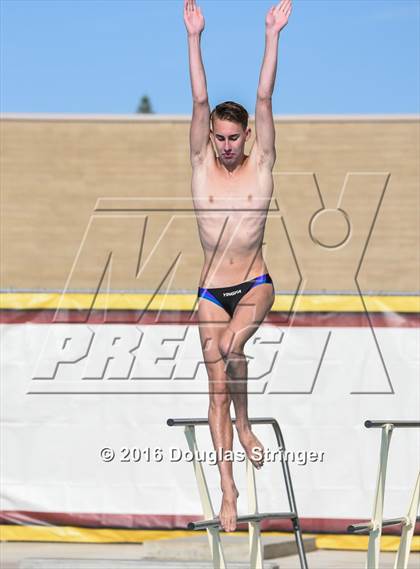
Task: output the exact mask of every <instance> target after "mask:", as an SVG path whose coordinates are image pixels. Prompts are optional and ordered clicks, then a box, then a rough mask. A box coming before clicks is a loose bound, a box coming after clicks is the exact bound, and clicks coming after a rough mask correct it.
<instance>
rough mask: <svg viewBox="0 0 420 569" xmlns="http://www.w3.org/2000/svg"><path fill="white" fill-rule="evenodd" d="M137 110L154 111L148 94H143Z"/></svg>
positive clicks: (144, 112)
mask: <svg viewBox="0 0 420 569" xmlns="http://www.w3.org/2000/svg"><path fill="white" fill-rule="evenodd" d="M137 112H138V113H141V114H151V113H153V109H152V103H151V102H150V99H149V97H148V96H147V95H143V97H142V98H141V99H140V102H139V104H138V107H137Z"/></svg>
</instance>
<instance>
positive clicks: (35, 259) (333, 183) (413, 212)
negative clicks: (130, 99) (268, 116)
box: [1, 116, 420, 292]
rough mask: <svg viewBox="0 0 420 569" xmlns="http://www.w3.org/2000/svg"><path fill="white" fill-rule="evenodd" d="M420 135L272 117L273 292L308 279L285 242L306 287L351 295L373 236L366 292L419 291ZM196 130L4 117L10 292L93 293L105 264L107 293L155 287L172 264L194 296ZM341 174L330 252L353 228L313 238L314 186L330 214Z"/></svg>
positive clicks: (411, 126) (401, 123) (405, 126)
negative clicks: (192, 154) (192, 162)
mask: <svg viewBox="0 0 420 569" xmlns="http://www.w3.org/2000/svg"><path fill="white" fill-rule="evenodd" d="M419 126H420V123H419V121H418V120H416V118H415V117H411V118H410V117H405V118H404V117H400V118H395V117H394V118H391V117H382V118H381V119H374V118H365V119H363V120H361V119H358V118H351V117H335V118H333V119H331V118H328V117H325V118H322V117H318V118H290V117H289V118H287V117H285V118H281V119H280V118H279V119H277V120H276V133H277V156H278V158H277V164H276V168H275V170H276V175H275V192H274V200H273V206H272V210H271V211H270V215H269V218H268V221H267V231H266V236H265V256H266V260H267V263H268V266H269V269H270V272H271V273H272V276H273V278H274V280H275V283H276V289H277V290H294V289H295V287H296V286H297V282H298V280H299V272H298V270H297V268H296V264H295V262H294V260H293V255H292V253H291V249H290V246H289V244H288V241H289V240H290V243H291V245H292V247H293V252H294V255H295V257H296V259H297V261H298V265H299V271H300V273H301V275H302V278H303V285H302V286H303V288H304V289H306V290H332V291H344V290H345V291H347V290H355V283H354V278H355V274H356V271H357V268H358V266H359V263H360V260H361V258H362V254H363V251H364V249H365V247H366V243H367V237H368V235H369V232H371V236H370V240H369V243H368V246H367V248H366V250H365V255H364V258H363V263H362V265H361V267H360V271H359V279H358V280H359V283H360V287H361V288H362V290H364V291H386V292H393V291H410V292H413V291H416V290H418V288H419V282H418V256H417V255H418V254H417V249H418V237H419V235H418V232H419V224H418V213H419V207H418V205H419V203H418V196H419V192H418V189H419V179H420V176H419V174H420V164H419V155H420V142H419V141H420V129H419ZM188 128H189V123H188V119H187V118H185V119H182V118H172V119H171V118H170V117H166V118H164V119H162V120H159V119H158V118H156V117H153V119H152V120H141V119H140V118H139V117H131V118H125V117H120V118H115V117H114V118H106V117H102V118H100V117H97V118H95V117H91V118H89V117H81V118H77V117H74V118H73V119H72V120H68V119H66V118H64V117H56V118H55V119H54V120H52V117H38V118H34V117H26V118H25V117H10V116H9V117H3V119H2V121H1V190H2V216H3V217H2V232H3V240H2V241H3V247H2V263H1V269H2V283H1V286H2V288H3V289H5V288H12V289H31V290H36V289H58V290H61V289H63V287H64V286H65V283H66V281H67V280H68V278H69V275H70V274H71V277H70V280H69V286H70V288H71V289H95V288H96V286H97V285H98V282H99V280H100V278H101V275H102V274H103V272H104V268H105V266H106V263H107V261H108V260H109V261H110V265H108V269H109V268H110V267H111V266H112V279H111V288H112V289H114V290H115V289H130V290H142V289H147V290H148V289H154V288H155V287H156V285H157V284H158V282H160V281H161V280H162V279H163V278H164V276H165V275H166V274H167V273H168V271H169V272H170V267H171V266H172V264H173V263H174V262H175V260H176V259H177V264H176V267H177V270H176V272H175V274H174V275H173V281H172V284H171V288H172V289H173V290H195V288H196V286H197V282H198V277H199V273H200V270H201V262H202V253H201V248H200V244H199V240H198V233H197V227H196V224H195V219H194V216H193V212H192V211H191V202H190V199H189V195H190V193H189V192H190V190H189V184H190V166H189V159H188ZM349 173H351V174H350V175H348V174H349ZM313 174H315V175H316V180H315V178H314V175H313ZM388 175H390V176H389V178H388ZM346 176H347V184H346V191H345V193H344V195H343V196H342V199H341V203H340V206H341V209H342V210H344V212H346V215H347V218H348V220H349V221H350V224H351V227H350V231H351V233H350V237H349V239H348V240H347V242H346V243H345V244H344V245H342V246H340V247H325V244H327V245H328V244H329V245H334V244H335V245H336V244H337V243H339V242H340V241H341V240H342V239H343V238H344V237H345V234H346V232H347V225H346V220H345V217H344V215H343V214H340V213H337V211H335V212H334V211H329V212H324V213H323V214H321V215H319V216H318V217H317V218H316V220H315V221H314V223H313V225H312V228H313V231H312V233H313V237H315V239H313V238H311V236H310V231H309V222H310V219H311V217H312V216H313V214H314V213H315V212H316V211H317V210H320V209H321V208H322V205H321V200H320V195H319V193H318V191H317V185H316V181H317V182H318V184H319V190H320V192H321V194H322V199H323V202H324V205H325V208H330V209H331V210H334V209H335V208H336V207H337V203H338V199H339V196H340V193H341V192H342V190H343V187H344V183H345V181H346ZM387 180H388V183H387ZM386 183H387V185H386ZM384 188H385V190H384ZM174 197H176V198H185V201H184V202H182V204H183V205H182V207H183V208H185V209H186V210H190V211H183V212H179V211H178V212H172V213H171V212H168V211H166V212H165V211H163V212H158V211H152V210H156V209H162V208H163V209H165V208H166V209H167V208H168V207H169V208H171V207H172V208H173V207H174V202H173V201H172V202H171V200H170V198H174ZM101 198H113V199H112V200H105V201H104V200H103V199H101ZM121 198H134V199H131V200H127V199H121ZM138 198H148V200H147V201H144V200H139V199H138ZM156 198H165V199H160V200H157V199H156ZM98 199H101V201H100V202H99V203H100V207H99V209H101V210H104V208H105V209H106V208H108V209H109V208H111V209H113V210H121V209H124V211H107V212H106V211H98V212H96V213H95V206H96V204H97V202H98ZM381 200H382V201H381ZM276 203H277V204H278V205H279V208H280V211H275V210H276ZM379 203H381V207H380V209H379V212H378V215H377V218H376V222H375V224H373V223H372V222H373V219H374V217H375V212H376V210H377V207H378V204H379ZM145 207H147V208H149V211H144V208H145ZM177 207H178V208H179V203H178V204H177ZM142 209H143V211H140V210H142ZM128 210H131V211H128ZM146 218H147V224H145V219H146ZM88 227H89V231H87V228H88ZM286 232H287V234H286ZM86 233H87V237H86V238H85V240H83V239H84V235H86ZM162 235H163V236H164V237H163V240H162V242H161V243H160V244H159V243H158V238H159V237H161V236H162ZM143 237H144V238H143ZM316 239H318V241H320V242H321V243H323V244H324V245H320V244H319V243H316ZM141 243H143V248H142V261H141V262H140V264H141V263H142V262H143V260H144V259H145V258H147V255H148V254H149V253H150V252H151V251H155V254H154V256H153V258H151V260H150V262H149V263H148V265H147V267H146V270H145V271H144V274H143V273H141V274H140V276H138V278H136V271H137V267H138V265H139V254H140V253H139V251H140V244H141ZM157 243H158V245H156V244H157ZM77 256H78V257H77ZM75 260H77V262H75Z"/></svg>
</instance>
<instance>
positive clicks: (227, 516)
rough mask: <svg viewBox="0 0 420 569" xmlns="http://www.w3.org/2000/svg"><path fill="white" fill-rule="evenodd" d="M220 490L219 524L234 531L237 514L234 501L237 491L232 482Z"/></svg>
mask: <svg viewBox="0 0 420 569" xmlns="http://www.w3.org/2000/svg"><path fill="white" fill-rule="evenodd" d="M222 492H223V497H222V505H221V507H220V513H219V520H220V525H221V526H222V528H223V529H224V530H225V531H235V529H236V518H237V516H238V512H237V508H236V501H237V499H238V496H239V492H238V490H237V489H236V486H235V485H234V484H233V485H232V486H231V487H228V488H225V489H224V490H223V489H222Z"/></svg>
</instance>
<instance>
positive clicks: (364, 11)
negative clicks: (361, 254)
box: [0, 0, 420, 114]
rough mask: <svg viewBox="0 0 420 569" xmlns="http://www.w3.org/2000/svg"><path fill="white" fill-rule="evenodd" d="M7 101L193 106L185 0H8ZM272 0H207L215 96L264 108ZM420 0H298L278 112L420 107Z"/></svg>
mask: <svg viewBox="0 0 420 569" xmlns="http://www.w3.org/2000/svg"><path fill="white" fill-rule="evenodd" d="M0 4H1V38H2V39H1V111H2V112H18V113H36V112H42V113H101V114H102V113H106V114H108V113H112V114H114V113H124V114H125V113H132V112H134V111H135V109H136V106H137V103H138V100H139V98H140V96H141V95H143V94H148V95H149V96H150V98H151V100H152V104H153V107H154V110H155V111H156V112H158V113H164V114H189V113H190V111H191V95H190V86H189V77H188V65H187V43H186V34H185V28H184V23H183V20H182V1H181V0H153V1H149V0H128V1H127V0H119V1H116V0H72V1H71V0H46V1H45V0H42V1H38V0H29V1H27V0H1V2H0ZM272 4H273V2H268V1H266V0H255V1H254V0H202V2H200V5H201V6H202V9H203V12H204V15H205V18H206V30H205V32H204V35H203V38H202V46H203V57H204V61H205V65H206V70H207V80H208V86H209V96H210V103H211V104H212V105H215V104H217V103H218V102H221V101H223V100H227V99H233V100H236V101H238V102H240V103H242V104H243V105H245V106H246V107H247V108H248V109H249V110H250V112H251V113H252V112H253V108H254V104H255V93H256V88H257V81H258V75H259V68H260V64H261V58H262V54H263V47H264V19H265V13H266V11H267V9H268V8H269V7H270V6H271V5H272ZM419 29H420V2H419V0H320V1H318V0H294V8H293V12H292V14H291V17H290V21H289V24H288V26H287V27H286V29H285V30H284V31H283V32H282V34H281V38H280V49H279V66H278V76H277V84H276V91H275V95H274V97H273V109H274V112H275V113H276V114H341V113H345V114H347V113H349V114H353V113H357V114H359V113H360V114H382V113H385V114H387V113H397V114H399V113H419V112H420V86H419V76H420V32H419Z"/></svg>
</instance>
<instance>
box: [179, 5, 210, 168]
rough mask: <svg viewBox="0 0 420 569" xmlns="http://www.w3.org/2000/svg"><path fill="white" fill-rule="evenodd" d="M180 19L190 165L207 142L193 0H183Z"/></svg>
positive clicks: (198, 21) (199, 27)
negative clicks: (187, 81) (188, 95)
mask: <svg viewBox="0 0 420 569" xmlns="http://www.w3.org/2000/svg"><path fill="white" fill-rule="evenodd" d="M184 22H185V27H186V28H187V33H188V54H189V62H190V78H191V90H192V98H193V114H192V121H191V128H190V153H191V163H192V165H193V166H195V165H197V164H200V163H201V162H202V161H203V160H204V157H205V155H206V152H207V150H208V146H209V145H210V107H209V101H208V95H207V83H206V74H205V71H204V65H203V59H202V57H201V48H200V41H201V33H202V31H203V30H204V17H203V14H202V13H201V9H200V8H199V7H198V6H197V4H196V2H195V0H184Z"/></svg>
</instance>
